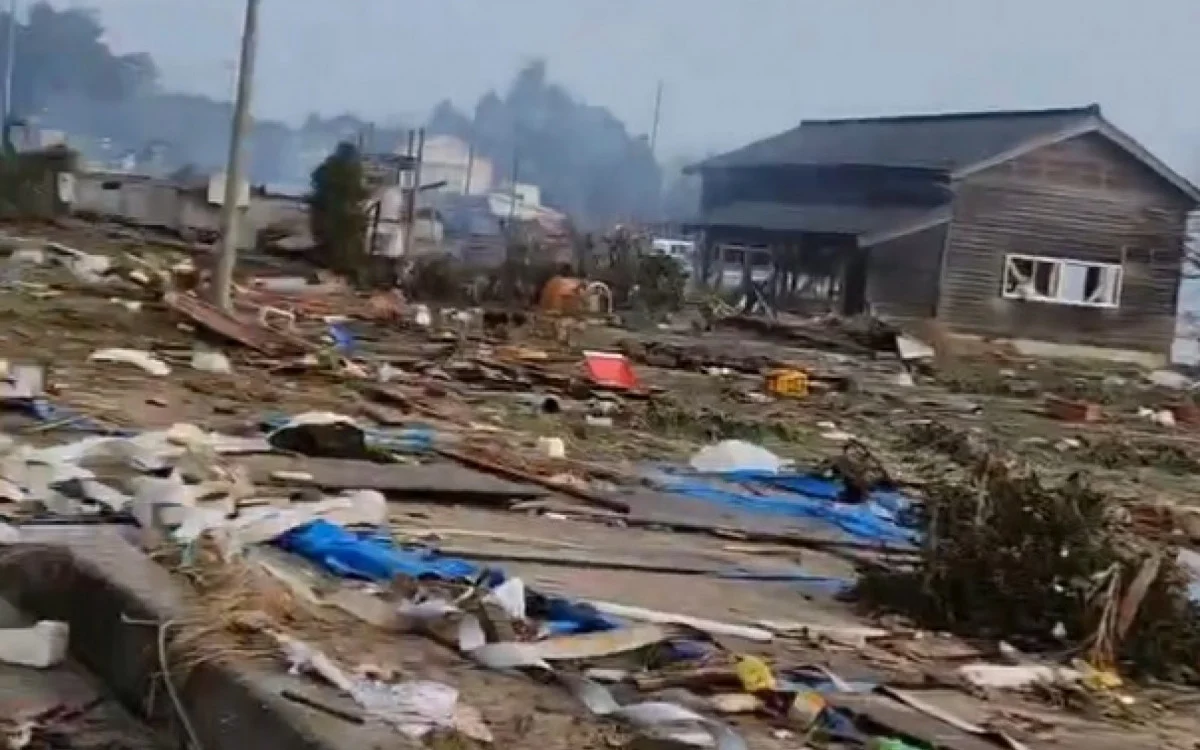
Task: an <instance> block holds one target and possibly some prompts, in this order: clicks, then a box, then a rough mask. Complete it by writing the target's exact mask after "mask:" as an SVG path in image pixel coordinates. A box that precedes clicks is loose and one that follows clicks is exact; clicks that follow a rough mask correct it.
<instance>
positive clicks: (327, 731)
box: [0, 526, 419, 750]
mask: <svg viewBox="0 0 1200 750" xmlns="http://www.w3.org/2000/svg"><path fill="white" fill-rule="evenodd" d="M22 537H23V538H24V539H26V540H28V541H27V542H26V543H23V544H21V545H18V546H15V547H8V548H5V549H3V550H0V594H2V595H3V596H4V597H5V598H8V599H9V600H10V601H12V602H13V603H14V604H16V605H17V606H18V607H20V608H21V609H23V610H25V611H27V612H29V613H31V614H32V615H34V616H36V617H38V618H40V619H56V620H62V621H65V622H67V623H69V624H70V626H71V653H72V655H73V656H74V657H75V658H76V659H77V660H78V661H79V662H80V663H82V664H83V665H84V666H85V667H87V668H88V669H89V670H90V671H91V672H92V673H93V674H95V675H96V676H97V677H98V678H99V679H100V680H101V681H102V682H104V683H105V684H106V686H107V687H108V689H109V690H110V691H112V693H113V694H114V695H115V696H116V697H117V698H118V699H119V700H120V701H121V702H122V703H123V704H124V705H125V707H126V708H127V709H128V710H129V711H131V712H132V713H133V714H134V715H135V716H137V717H139V718H141V719H143V720H145V721H147V722H148V723H149V724H151V725H152V726H154V727H156V728H162V729H164V730H166V731H168V732H170V733H171V734H173V735H174V736H175V737H176V738H182V736H183V732H182V728H181V727H180V726H179V724H178V722H177V721H176V720H175V718H174V714H173V710H172V707H171V704H170V701H169V700H168V698H167V696H166V695H165V693H164V690H163V687H162V685H161V684H160V685H157V686H155V685H154V684H153V683H154V681H155V680H156V676H157V675H158V674H159V673H160V671H161V669H160V664H159V658H158V649H157V642H156V638H157V635H158V629H157V628H156V627H154V626H148V625H141V624H132V623H130V622H129V621H128V620H129V619H133V620H143V621H153V622H165V621H167V620H171V619H173V618H176V617H180V616H182V615H183V614H184V613H185V612H187V611H188V607H187V595H186V592H185V591H184V589H183V588H182V587H180V586H179V585H178V584H177V583H176V582H175V581H174V580H173V579H172V578H171V576H170V575H169V574H168V573H167V572H166V571H165V570H164V569H162V568H161V567H160V566H158V565H157V564H155V563H154V562H153V561H151V560H150V559H149V558H148V557H147V556H146V555H144V554H143V553H142V552H141V551H140V550H138V549H136V548H134V547H133V546H132V545H130V544H129V543H128V542H127V541H126V540H125V539H124V538H123V536H122V535H121V532H120V530H119V529H117V528H114V527H106V526H105V527H34V528H30V527H26V528H24V529H22ZM174 684H175V685H176V687H177V688H178V690H179V693H180V698H181V701H182V703H183V704H184V707H185V709H186V711H187V713H188V715H189V717H190V719H191V722H192V724H193V725H194V727H195V729H196V731H197V734H198V735H199V739H200V741H201V742H202V743H203V745H204V750H247V748H264V749H265V748H271V749H272V750H336V749H337V748H343V747H344V748H355V749H359V748H374V747H389V748H405V747H418V746H419V745H414V744H412V743H410V742H409V741H408V740H406V738H404V737H403V736H402V735H400V734H397V733H396V732H394V731H392V730H390V729H389V728H386V727H383V726H380V725H372V724H366V725H362V726H358V725H353V724H349V723H347V722H344V721H342V720H339V719H336V718H334V717H331V716H328V715H326V714H324V713H320V712H317V711H314V710H311V709H307V708H303V707H299V706H296V705H294V704H292V703H290V702H288V701H286V700H285V699H284V698H282V697H281V696H280V692H281V691H282V690H283V689H284V688H289V687H290V688H292V689H293V690H296V691H298V692H301V693H308V694H311V693H312V692H313V691H314V689H315V687H314V685H313V683H312V682H311V681H310V680H309V679H307V678H298V677H292V676H290V675H288V674H286V671H285V670H284V668H283V665H282V664H280V665H279V668H278V669H271V668H270V665H255V664H236V665H223V664H221V665H218V664H207V665H201V666H198V667H196V668H195V669H192V670H191V671H190V672H189V673H188V674H186V675H183V674H179V673H178V672H177V673H176V674H175V676H174ZM152 695H153V696H155V698H154V700H153V702H151V701H149V698H150V696H152Z"/></svg>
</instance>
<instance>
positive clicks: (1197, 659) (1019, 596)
mask: <svg viewBox="0 0 1200 750" xmlns="http://www.w3.org/2000/svg"><path fill="white" fill-rule="evenodd" d="M923 531H924V540H923V542H922V545H921V548H920V552H919V555H918V561H917V562H916V563H915V564H914V565H911V566H907V567H901V568H893V569H890V570H883V569H878V570H874V571H872V572H869V573H867V574H866V575H865V576H864V577H863V578H862V580H861V583H860V586H859V590H858V591H859V594H860V595H861V597H862V598H863V599H864V601H865V602H867V603H869V604H870V605H873V606H875V607H879V608H882V609H887V610H893V611H897V612H901V613H904V614H906V615H909V616H911V617H913V618H914V619H915V620H917V621H918V622H919V623H920V624H921V625H922V626H926V627H930V628H936V629H940V630H949V631H952V632H955V633H958V634H961V635H966V636H978V637H986V638H995V639H1003V640H1005V641H1007V642H1009V643H1012V644H1014V645H1016V646H1017V647H1019V648H1022V649H1026V650H1029V651H1040V652H1051V651H1055V652H1063V651H1068V652H1070V653H1079V652H1086V653H1087V654H1088V656H1089V658H1090V659H1091V661H1092V663H1093V664H1095V665H1096V666H1098V667H1101V668H1116V667H1120V668H1122V669H1124V670H1125V671H1128V672H1130V673H1133V674H1149V675H1153V676H1157V677H1163V678H1167V679H1172V680H1180V681H1186V682H1195V681H1197V680H1198V679H1200V674H1198V673H1197V671H1196V668H1197V665H1198V664H1200V608H1198V607H1197V605H1195V604H1194V603H1192V602H1191V600H1190V599H1189V596H1188V588H1187V577H1186V575H1185V573H1184V572H1183V571H1182V570H1181V569H1180V567H1179V566H1178V565H1177V564H1176V562H1175V556H1174V554H1172V552H1173V551H1172V550H1170V549H1168V548H1165V547H1161V546H1157V545H1154V544H1151V543H1150V542H1148V541H1147V540H1145V539H1143V538H1141V537H1138V536H1137V535H1135V534H1134V533H1133V532H1132V531H1131V530H1130V528H1129V524H1128V513H1127V512H1124V511H1123V509H1121V508H1119V507H1117V506H1116V505H1115V504H1114V503H1112V502H1111V501H1110V499H1109V498H1108V496H1106V495H1104V494H1102V493H1099V492H1097V491H1095V490H1093V489H1091V488H1090V487H1088V486H1087V485H1086V484H1085V483H1084V482H1082V481H1081V480H1080V479H1079V478H1078V477H1072V478H1070V479H1068V480H1067V481H1066V482H1064V483H1062V484H1058V485H1050V484H1047V483H1045V482H1043V480H1042V479H1040V478H1039V477H1038V476H1037V475H1036V474H1035V473H1033V472H1032V471H1030V470H1028V469H1024V468H1018V467H1014V466H1013V465H1012V462H1010V461H1004V460H985V461H984V462H982V463H980V464H979V465H978V466H977V470H976V471H975V472H974V473H973V474H972V475H971V476H969V477H967V478H966V479H961V480H955V481H949V480H946V479H942V480H939V481H937V482H935V483H933V484H932V485H930V486H929V487H928V488H927V498H926V502H925V507H924V509H923Z"/></svg>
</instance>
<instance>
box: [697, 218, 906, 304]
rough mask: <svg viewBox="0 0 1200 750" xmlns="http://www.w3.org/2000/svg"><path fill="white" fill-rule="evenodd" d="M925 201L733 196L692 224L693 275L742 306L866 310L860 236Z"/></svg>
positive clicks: (864, 264)
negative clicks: (744, 199)
mask: <svg viewBox="0 0 1200 750" xmlns="http://www.w3.org/2000/svg"><path fill="white" fill-rule="evenodd" d="M926 210H927V209H917V210H914V209H912V208H908V207H900V208H897V207H887V208H867V207H862V206H838V205H802V206H796V205H787V204H779V203H734V204H731V205H728V206H722V207H718V208H716V209H713V210H711V211H709V212H708V213H706V214H705V216H704V217H703V218H702V219H701V220H699V221H697V222H695V223H694V224H692V225H691V229H692V230H693V231H695V232H697V233H698V235H699V241H698V243H697V262H696V266H697V268H696V280H697V283H698V285H700V286H702V288H707V289H713V290H717V291H719V292H720V291H726V292H729V291H733V292H736V293H738V298H739V299H740V302H741V304H742V306H743V309H744V310H746V311H750V310H752V309H754V308H755V307H757V306H765V307H767V308H769V309H772V310H777V309H782V310H788V311H791V312H797V313H803V314H818V313H822V312H834V313H838V314H841V315H857V314H860V313H862V312H864V311H865V310H866V306H867V299H866V289H867V268H868V263H869V252H868V250H866V249H864V248H861V247H860V246H859V242H858V238H859V236H861V235H863V234H865V233H870V232H876V231H879V230H882V229H885V228H887V227H889V226H894V225H896V224H900V223H903V222H905V221H909V220H911V219H912V218H913V217H914V216H915V215H919V214H920V213H924V212H925V211H926Z"/></svg>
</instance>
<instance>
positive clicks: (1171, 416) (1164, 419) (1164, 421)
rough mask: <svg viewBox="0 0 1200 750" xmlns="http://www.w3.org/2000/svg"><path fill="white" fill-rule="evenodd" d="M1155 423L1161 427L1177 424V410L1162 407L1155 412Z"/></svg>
mask: <svg viewBox="0 0 1200 750" xmlns="http://www.w3.org/2000/svg"><path fill="white" fill-rule="evenodd" d="M1154 424H1156V425H1158V426H1160V427H1174V426H1175V412H1173V411H1171V410H1170V409H1160V410H1159V411H1157V412H1155V413H1154Z"/></svg>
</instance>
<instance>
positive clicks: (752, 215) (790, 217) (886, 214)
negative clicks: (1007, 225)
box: [693, 201, 930, 235]
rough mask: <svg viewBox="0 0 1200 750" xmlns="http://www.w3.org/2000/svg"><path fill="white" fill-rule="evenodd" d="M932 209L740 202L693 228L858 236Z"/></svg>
mask: <svg viewBox="0 0 1200 750" xmlns="http://www.w3.org/2000/svg"><path fill="white" fill-rule="evenodd" d="M929 212H930V208H929V207H927V206H926V207H904V206H900V207H897V206H892V207H875V208H870V207H866V206H835V205H818V204H809V205H790V204H786V203H761V202H745V201H744V202H739V203H730V204H729V205H726V206H720V207H718V208H715V209H713V210H712V211H710V212H708V213H707V214H705V215H704V216H703V217H702V218H700V219H699V220H697V221H696V222H694V224H693V225H694V226H703V227H731V228H747V229H760V230H764V231H768V232H814V233H819V234H849V235H858V234H863V233H867V232H877V231H879V230H882V229H887V228H890V227H893V226H895V225H897V224H902V223H904V222H908V221H913V220H916V219H918V218H920V217H922V216H927V215H928V214H929Z"/></svg>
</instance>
